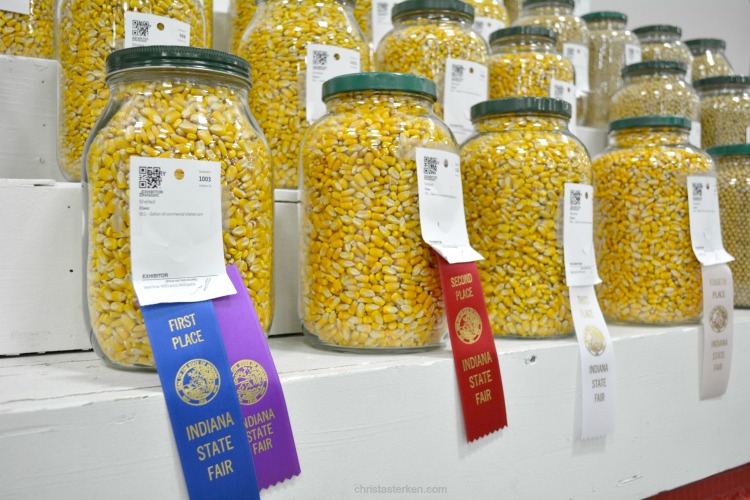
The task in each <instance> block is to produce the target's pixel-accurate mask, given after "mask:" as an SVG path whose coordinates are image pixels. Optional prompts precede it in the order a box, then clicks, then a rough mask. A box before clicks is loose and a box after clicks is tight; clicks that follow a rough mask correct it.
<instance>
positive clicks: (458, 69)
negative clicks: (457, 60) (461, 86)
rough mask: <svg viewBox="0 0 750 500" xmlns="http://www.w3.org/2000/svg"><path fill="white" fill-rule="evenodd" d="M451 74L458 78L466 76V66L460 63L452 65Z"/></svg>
mask: <svg viewBox="0 0 750 500" xmlns="http://www.w3.org/2000/svg"><path fill="white" fill-rule="evenodd" d="M451 76H452V77H453V78H456V79H461V78H463V77H464V67H463V66H461V65H460V64H454V65H453V66H451Z"/></svg>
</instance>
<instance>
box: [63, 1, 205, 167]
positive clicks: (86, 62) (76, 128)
mask: <svg viewBox="0 0 750 500" xmlns="http://www.w3.org/2000/svg"><path fill="white" fill-rule="evenodd" d="M133 5H135V7H133ZM59 8H60V11H59V12H60V16H59V25H58V30H59V32H58V40H61V41H64V43H60V44H59V47H58V57H59V59H60V78H59V81H60V103H59V105H60V109H59V113H58V114H59V120H60V124H59V135H60V137H59V142H58V148H57V156H58V163H59V165H60V169H61V171H62V174H63V176H64V177H65V178H66V179H68V180H69V181H78V180H80V178H81V165H82V161H83V148H84V145H85V143H86V139H87V138H88V136H89V133H90V132H91V130H92V129H93V127H94V124H95V123H96V120H97V118H99V115H100V114H101V112H102V109H103V108H104V106H105V105H106V104H107V99H108V98H109V90H108V88H107V85H106V84H105V83H104V74H105V60H106V58H107V56H108V55H109V54H110V53H111V52H113V51H114V50H116V49H121V48H123V47H124V44H125V37H126V34H125V13H126V12H138V13H143V14H152V15H156V16H162V17H166V18H170V19H175V20H177V21H180V22H184V23H186V24H189V26H190V41H189V43H190V45H192V46H196V47H204V46H205V43H206V37H205V19H204V16H203V6H202V4H201V3H200V1H199V0H186V1H182V0H142V1H139V2H134V3H130V2H113V1H111V0H105V1H98V2H97V1H94V0H61V2H60V7H59Z"/></svg>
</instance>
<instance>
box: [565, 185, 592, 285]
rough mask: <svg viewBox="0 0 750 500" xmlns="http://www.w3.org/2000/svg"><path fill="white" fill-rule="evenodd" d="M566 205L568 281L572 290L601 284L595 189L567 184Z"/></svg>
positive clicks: (566, 277) (566, 280)
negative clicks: (595, 231) (598, 271)
mask: <svg viewBox="0 0 750 500" xmlns="http://www.w3.org/2000/svg"><path fill="white" fill-rule="evenodd" d="M563 203H564V206H563V257H564V261H565V282H566V284H567V285H568V286H569V287H572V286H576V287H580V286H589V285H596V284H597V283H601V282H602V280H601V279H600V278H599V274H598V273H597V271H596V256H595V254H594V188H593V187H591V186H588V185H586V184H574V183H572V182H566V183H565V195H564V198H563Z"/></svg>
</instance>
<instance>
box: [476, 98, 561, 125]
mask: <svg viewBox="0 0 750 500" xmlns="http://www.w3.org/2000/svg"><path fill="white" fill-rule="evenodd" d="M572 112H573V108H572V107H571V106H570V104H569V103H568V102H565V101H563V100H562V99H552V98H549V97H506V98H504V99H491V100H489V101H483V102H480V103H477V104H475V105H473V106H472V107H471V119H472V120H475V119H477V118H482V117H485V116H492V115H505V114H509V113H545V114H548V113H549V114H556V115H562V116H564V117H565V118H570V116H571V114H572Z"/></svg>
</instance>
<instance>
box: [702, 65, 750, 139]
mask: <svg viewBox="0 0 750 500" xmlns="http://www.w3.org/2000/svg"><path fill="white" fill-rule="evenodd" d="M694 85H695V89H696V90H697V91H698V95H699V96H700V102H701V106H700V114H701V127H702V134H703V135H702V145H703V147H705V148H710V147H712V146H721V145H724V144H741V143H743V142H750V76H739V75H735V76H715V77H712V78H705V79H703V80H698V81H696V82H695V83H694Z"/></svg>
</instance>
